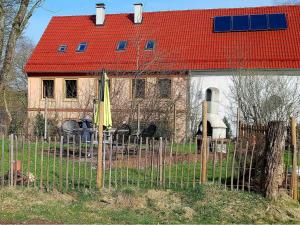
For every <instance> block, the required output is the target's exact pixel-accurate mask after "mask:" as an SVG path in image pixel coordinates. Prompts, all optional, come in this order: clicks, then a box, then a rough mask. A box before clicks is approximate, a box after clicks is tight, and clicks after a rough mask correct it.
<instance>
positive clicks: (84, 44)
mask: <svg viewBox="0 0 300 225" xmlns="http://www.w3.org/2000/svg"><path fill="white" fill-rule="evenodd" d="M86 48H87V42H82V43H80V44H79V45H78V47H77V50H76V51H77V52H85V51H86Z"/></svg>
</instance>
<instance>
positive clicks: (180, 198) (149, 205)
mask: <svg viewBox="0 0 300 225" xmlns="http://www.w3.org/2000/svg"><path fill="white" fill-rule="evenodd" d="M0 208H1V210H0V223H35V224H36V223H39V224H41V223H42V224H50V223H67V224H70V223H71V224H90V223H103V224H108V223H109V224H112V223H113V224H158V223H171V224H175V223H176V224H182V223H185V224H199V223H201V224H220V223H224V224H229V223H240V224H250V223H251V224H253V223H256V224H263V223H277V224H282V223H300V207H299V204H298V203H296V202H294V201H292V200H291V199H290V198H289V197H288V196H287V195H285V194H282V196H281V198H280V200H279V201H278V202H270V201H268V200H267V199H265V198H263V197H262V196H260V195H258V194H253V193H247V192H240V191H229V190H224V188H220V187H218V186H215V185H203V186H201V187H200V186H197V187H196V188H195V189H194V190H193V189H189V190H185V191H172V190H154V189H147V190H146V189H138V188H118V190H114V189H112V190H111V191H108V190H104V191H102V192H101V193H100V192H94V191H90V190H84V191H82V192H77V193H72V194H61V193H58V192H53V193H45V192H40V191H36V190H34V189H28V190H20V189H15V188H3V189H0Z"/></svg>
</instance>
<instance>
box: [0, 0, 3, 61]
mask: <svg viewBox="0 0 300 225" xmlns="http://www.w3.org/2000/svg"><path fill="white" fill-rule="evenodd" d="M3 7H4V6H3V0H0V59H1V60H2V55H3V45H4V8H3Z"/></svg>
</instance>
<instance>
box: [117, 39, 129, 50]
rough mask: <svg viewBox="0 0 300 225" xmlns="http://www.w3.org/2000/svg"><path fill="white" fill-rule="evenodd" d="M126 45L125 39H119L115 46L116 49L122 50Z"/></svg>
mask: <svg viewBox="0 0 300 225" xmlns="http://www.w3.org/2000/svg"><path fill="white" fill-rule="evenodd" d="M126 47H127V41H120V42H119V43H118V46H117V50H118V51H124V50H126Z"/></svg>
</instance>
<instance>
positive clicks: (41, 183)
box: [40, 139, 45, 191]
mask: <svg viewBox="0 0 300 225" xmlns="http://www.w3.org/2000/svg"><path fill="white" fill-rule="evenodd" d="M44 145H45V141H44V139H43V140H42V150H41V153H40V154H41V163H40V166H41V167H40V190H41V191H43V190H44V188H43V175H44V174H43V170H44Z"/></svg>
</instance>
